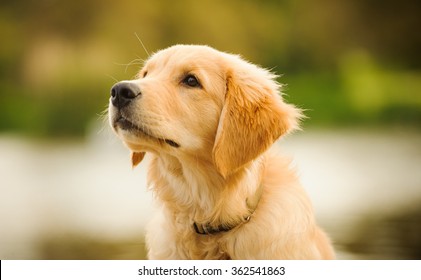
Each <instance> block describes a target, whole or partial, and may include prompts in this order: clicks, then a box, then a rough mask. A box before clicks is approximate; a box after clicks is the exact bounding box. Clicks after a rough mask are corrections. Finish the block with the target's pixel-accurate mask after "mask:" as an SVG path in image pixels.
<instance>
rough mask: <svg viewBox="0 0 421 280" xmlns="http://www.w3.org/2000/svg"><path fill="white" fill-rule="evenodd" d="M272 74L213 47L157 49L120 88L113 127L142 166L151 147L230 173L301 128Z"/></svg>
mask: <svg viewBox="0 0 421 280" xmlns="http://www.w3.org/2000/svg"><path fill="white" fill-rule="evenodd" d="M275 78H276V77H275V76H274V75H273V74H271V73H270V72H268V71H266V70H264V69H262V68H259V67H257V66H255V65H253V64H251V63H248V62H246V61H244V60H242V59H241V58H239V57H238V56H235V55H231V54H226V53H223V52H219V51H216V50H214V49H212V48H209V47H205V46H186V45H177V46H173V47H170V48H168V49H165V50H162V51H159V52H158V53H156V54H154V55H153V56H152V57H151V58H150V59H148V61H147V62H146V63H145V66H144V67H143V68H142V70H141V71H140V73H139V76H138V78H137V79H135V80H132V81H123V82H120V83H117V84H116V85H114V87H113V89H112V97H111V98H110V106H109V118H110V123H111V126H112V127H113V128H114V131H115V132H116V133H117V135H118V136H119V137H120V138H121V139H122V140H123V142H124V143H125V144H126V145H127V146H128V147H129V148H130V149H131V150H132V163H133V165H136V164H138V163H139V162H140V161H141V160H142V158H143V155H144V153H145V152H153V153H155V154H158V155H163V154H171V155H172V156H175V157H183V156H185V155H191V156H194V157H196V158H199V157H200V158H204V159H205V160H209V161H213V162H214V164H215V166H216V168H217V170H218V171H219V173H220V174H221V175H222V176H224V177H226V176H228V175H229V174H231V173H233V172H235V171H236V170H237V169H239V168H240V167H242V166H244V165H245V164H247V163H248V162H250V161H251V160H253V159H254V158H256V157H258V156H259V155H260V154H261V153H262V152H264V151H265V150H266V149H267V148H268V147H269V146H270V145H271V144H272V143H273V142H274V141H275V140H276V139H277V138H279V137H280V136H281V135H282V134H284V133H287V132H288V131H290V130H292V129H294V128H296V127H297V126H298V124H297V122H298V119H299V117H300V116H301V115H300V111H299V110H297V109H295V108H294V107H293V106H291V105H288V104H286V103H284V102H283V101H282V97H281V96H280V91H279V89H280V86H279V85H278V84H277V83H276V81H275Z"/></svg>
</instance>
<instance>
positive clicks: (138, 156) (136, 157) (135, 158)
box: [131, 152, 145, 168]
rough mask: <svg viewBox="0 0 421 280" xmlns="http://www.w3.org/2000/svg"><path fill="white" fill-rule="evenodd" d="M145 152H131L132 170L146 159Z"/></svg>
mask: <svg viewBox="0 0 421 280" xmlns="http://www.w3.org/2000/svg"><path fill="white" fill-rule="evenodd" d="M144 156H145V153H143V152H131V159H132V168H135V167H136V166H137V165H138V164H139V163H140V162H141V161H142V160H143V158H144Z"/></svg>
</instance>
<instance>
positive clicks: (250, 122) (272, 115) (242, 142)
mask: <svg viewBox="0 0 421 280" xmlns="http://www.w3.org/2000/svg"><path fill="white" fill-rule="evenodd" d="M249 67H250V69H247V70H250V71H249V72H250V73H248V72H247V71H237V72H231V73H229V74H228V76H227V92H226V96H225V104H224V107H223V109H222V113H221V117H220V120H219V125H218V130H217V134H216V138H215V144H214V147H213V160H214V163H215V165H216V167H217V169H218V171H219V172H220V174H221V175H222V176H224V177H226V176H228V175H229V174H231V173H233V172H234V171H236V170H237V169H238V168H240V167H242V166H243V165H245V164H247V163H248V162H250V161H251V160H253V159H255V158H256V157H258V156H259V155H260V154H261V153H263V152H264V151H266V150H267V149H268V148H269V146H270V145H272V144H273V143H274V142H275V141H276V140H277V139H278V138H279V137H280V136H281V135H282V134H285V133H287V132H288V131H290V130H292V129H295V128H298V120H299V118H300V117H301V111H300V110H299V109H296V108H295V107H293V106H292V105H289V104H286V103H284V102H283V101H282V98H281V95H280V92H279V88H280V85H279V84H278V83H277V82H276V81H275V78H276V76H275V75H273V74H271V73H270V72H268V71H266V70H264V69H261V68H259V67H257V66H254V65H249Z"/></svg>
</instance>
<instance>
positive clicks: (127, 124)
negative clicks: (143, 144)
mask: <svg viewBox="0 0 421 280" xmlns="http://www.w3.org/2000/svg"><path fill="white" fill-rule="evenodd" d="M114 126H117V127H118V128H120V129H122V130H126V131H129V132H132V131H135V132H136V133H140V134H142V135H144V136H147V137H148V138H151V139H155V140H158V141H159V142H162V141H163V142H165V143H166V144H168V145H170V146H171V147H174V148H179V147H180V145H179V144H178V143H177V142H175V141H173V140H171V139H167V138H161V137H156V136H154V135H152V134H151V133H150V132H149V131H147V130H146V129H142V128H141V127H139V126H137V125H135V124H134V123H132V122H131V121H129V120H128V119H126V118H124V117H123V116H120V117H119V118H118V119H117V120H116V121H115V123H114Z"/></svg>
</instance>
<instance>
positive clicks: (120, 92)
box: [111, 82, 141, 109]
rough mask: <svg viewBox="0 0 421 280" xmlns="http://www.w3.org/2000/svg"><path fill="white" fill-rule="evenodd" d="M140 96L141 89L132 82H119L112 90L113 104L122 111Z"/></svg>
mask: <svg viewBox="0 0 421 280" xmlns="http://www.w3.org/2000/svg"><path fill="white" fill-rule="evenodd" d="M140 95H141V91H140V88H139V87H138V86H137V85H136V84H134V83H132V82H119V83H117V84H115V85H114V86H113V87H112V88H111V103H112V104H113V105H114V106H115V107H117V108H120V109H121V108H123V107H125V106H127V105H128V104H129V103H130V102H131V101H132V100H133V99H135V98H136V97H138V96H140Z"/></svg>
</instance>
